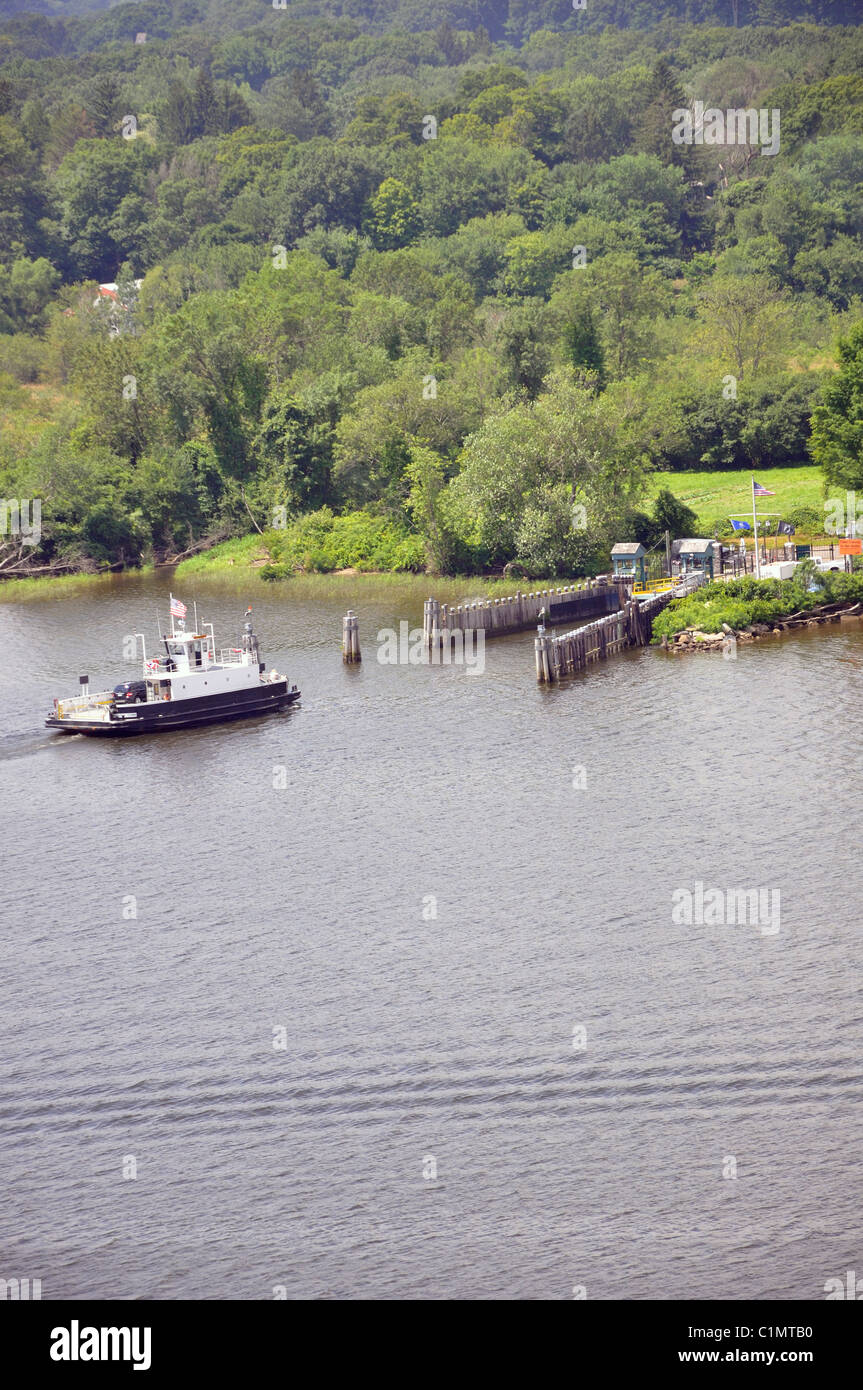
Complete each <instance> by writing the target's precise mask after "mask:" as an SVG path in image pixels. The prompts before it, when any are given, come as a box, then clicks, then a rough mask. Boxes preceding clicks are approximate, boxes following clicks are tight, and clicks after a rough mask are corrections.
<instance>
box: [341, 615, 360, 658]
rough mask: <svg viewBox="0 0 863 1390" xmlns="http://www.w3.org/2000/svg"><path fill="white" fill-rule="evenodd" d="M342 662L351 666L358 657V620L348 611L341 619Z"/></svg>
mask: <svg viewBox="0 0 863 1390" xmlns="http://www.w3.org/2000/svg"><path fill="white" fill-rule="evenodd" d="M342 661H345V662H348V663H349V664H350V665H353V664H354V663H355V662H357V661H362V657H361V656H360V620H359V618H358V617H357V616H356V614H355V613H353V612H352V611H351V610H350V609H348V611H347V613H346V614H345V616H344V617H343V618H342Z"/></svg>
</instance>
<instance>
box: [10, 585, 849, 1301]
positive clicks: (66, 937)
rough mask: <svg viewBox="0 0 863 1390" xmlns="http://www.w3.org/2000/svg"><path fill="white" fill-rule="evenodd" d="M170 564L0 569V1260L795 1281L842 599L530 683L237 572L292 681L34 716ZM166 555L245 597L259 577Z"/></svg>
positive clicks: (840, 731) (840, 820)
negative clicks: (119, 710)
mask: <svg viewBox="0 0 863 1390" xmlns="http://www.w3.org/2000/svg"><path fill="white" fill-rule="evenodd" d="M168 587H169V580H168V579H166V578H165V576H164V574H159V573H156V574H151V575H145V576H137V577H135V576H132V577H127V578H123V579H120V580H118V581H116V582H114V583H110V584H108V585H104V586H97V588H96V589H94V590H92V591H91V590H87V591H86V592H83V591H78V592H76V593H74V594H70V595H69V596H67V597H53V598H51V597H46V598H39V599H38V600H33V599H30V600H28V601H26V602H24V603H19V604H13V603H8V602H7V603H3V604H0V640H2V651H3V661H2V664H0V701H2V705H0V707H2V710H3V714H4V718H3V721H2V727H0V775H2V786H3V796H2V803H0V804H2V811H0V814H2V827H0V834H2V844H3V848H4V855H3V858H4V872H3V879H2V890H0V892H2V899H3V909H4V911H3V918H4V935H3V942H4V949H3V969H2V983H0V1034H2V1058H3V1063H2V1070H3V1085H2V1098H0V1163H2V1168H3V1173H4V1201H3V1211H2V1217H0V1250H2V1261H0V1263H2V1265H3V1268H2V1269H0V1275H2V1276H3V1277H7V1278H9V1277H15V1276H17V1277H28V1276H29V1277H31V1278H34V1277H41V1279H42V1281H43V1297H45V1298H51V1297H72V1298H79V1297H80V1298H83V1297H104V1298H108V1297H110V1298H117V1297H119V1298H130V1299H134V1298H231V1297H234V1298H252V1299H255V1298H271V1297H273V1290H274V1288H275V1287H277V1286H284V1288H285V1290H286V1292H287V1296H288V1297H289V1298H322V1297H323V1298H360V1297H364V1298H452V1297H457V1298H470V1299H475V1298H541V1299H556V1298H570V1297H572V1292H573V1288H574V1286H576V1285H584V1286H586V1288H587V1292H588V1297H590V1298H598V1299H614V1298H662V1299H679V1298H705V1299H710V1298H788V1299H809V1298H818V1297H823V1286H824V1283H825V1281H826V1280H827V1279H828V1278H831V1277H835V1276H840V1277H844V1274H845V1271H846V1270H847V1269H853V1268H858V1269H859V1268H860V1267H861V1262H863V1246H861V1238H860V1236H861V1217H860V1201H859V1176H858V1174H859V1155H860V1152H861V1148H863V1118H861V1114H863V1112H861V1095H863V1084H861V1078H860V1056H861V1042H863V1006H861V997H860V980H861V971H860V967H861V943H860V930H859V925H858V922H859V906H858V905H859V902H860V898H861V889H863V873H861V869H860V865H859V855H858V852H857V821H858V814H859V810H858V808H859V786H860V780H861V776H863V747H861V737H860V733H861V702H860V689H861V681H863V633H861V630H860V628H858V626H857V625H856V624H853V623H852V624H843V625H842V626H841V628H840V627H838V626H837V627H836V628H833V629H830V630H825V629H820V630H817V631H813V632H809V631H807V632H804V633H802V634H799V635H794V636H788V637H786V638H782V639H775V640H773V641H771V642H769V643H759V644H756V645H754V646H752V647H748V648H741V649H740V654H739V659H738V660H737V661H725V660H723V659H722V658H720V657H718V656H707V655H703V656H693V657H690V658H674V657H671V656H665V655H663V654H662V653H660V652H657V651H652V650H650V651H642V652H632V653H628V654H626V655H625V656H623V657H620V658H616V659H614V660H612V661H610V662H608V663H606V664H605V665H603V666H601V667H595V668H593V669H592V670H591V671H590V672H589V673H587V674H586V675H583V676H580V677H578V678H576V679H575V680H574V681H573V682H571V683H570V684H569V685H568V686H567V687H565V688H557V689H554V690H545V689H540V688H538V687H537V685H536V682H535V677H534V669H533V650H532V647H533V643H532V638H531V635H530V634H529V633H528V634H524V635H520V636H515V637H512V638H505V639H496V640H495V641H493V642H489V643H488V644H487V647H486V669H485V673H484V674H483V675H481V676H479V675H470V674H468V673H467V672H466V671H465V670H464V669H459V668H431V669H429V668H417V667H411V666H407V667H400V666H384V665H380V664H378V662H377V661H376V660H375V647H376V643H375V635H376V633H377V632H378V630H379V629H381V628H384V627H390V626H394V627H397V626H398V623H399V621H400V620H402V619H407V620H408V621H410V623H411V625H412V626H413V625H419V624H420V623H421V619H422V597H423V591H422V589H421V588H420V587H419V586H418V585H417V584H415V583H406V584H405V585H404V586H400V585H392V586H388V587H387V588H386V589H382V588H380V587H375V586H374V585H367V584H366V585H365V587H364V581H363V580H362V579H358V580H356V581H355V582H354V583H353V584H352V585H346V587H345V590H344V593H341V592H339V591H338V590H337V589H335V590H334V589H333V587H332V586H322V592H321V594H320V596H319V597H316V596H315V594H314V591H313V589H312V588H311V587H310V586H305V588H303V589H302V590H300V591H297V590H294V592H293V593H292V590H291V586H290V584H288V585H285V586H281V587H277V588H264V586H260V592H258V589H257V588H256V590H255V595H254V600H253V601H254V609H255V624H256V629H257V631H258V632H259V635H260V638H261V642H262V646H263V649H264V655H265V656H266V657H267V659H268V660H269V661H270V662H272V663H274V664H275V665H276V666H277V667H278V668H279V670H281V671H285V670H287V672H288V675H289V677H290V679H291V680H294V681H296V682H297V683H298V684H299V685H300V687H301V689H302V692H303V698H302V705H301V707H300V708H298V709H296V710H293V711H290V712H287V713H285V714H283V715H280V716H270V717H267V718H264V719H261V720H252V721H248V722H239V723H237V724H227V725H220V726H213V727H211V728H205V729H200V730H194V731H189V732H186V733H181V734H173V735H161V736H153V737H149V738H141V739H137V740H135V739H133V740H130V741H128V742H127V741H117V742H114V741H98V740H92V739H85V738H81V737H75V738H67V737H63V736H57V735H51V734H49V733H48V732H47V731H46V730H44V729H43V728H42V727H41V721H42V719H43V718H44V716H45V714H46V713H47V712H48V709H49V707H50V703H51V699H52V697H53V696H54V695H55V694H58V695H63V694H70V693H74V691H75V690H76V689H77V678H78V675H79V673H81V672H87V673H88V674H89V675H90V677H91V685H92V686H93V687H94V688H95V687H97V686H102V685H107V686H110V685H113V684H114V683H115V682H116V681H117V680H120V679H123V678H128V674H129V673H130V668H129V667H128V666H125V665H124V664H123V659H122V641H123V637H124V635H125V634H127V633H130V632H134V631H140V630H142V629H143V630H145V631H146V632H147V633H148V634H149V633H151V632H153V631H154V630H155V614H156V610H157V608H161V611H162V614H163V617H164V613H165V611H166V607H167V604H166V593H167V589H168ZM174 587H175V588H176V589H177V590H178V591H180V592H184V591H183V586H182V585H181V584H180V583H178V582H175V583H174ZM187 588H188V589H189V592H184V597H185V598H186V599H187V600H190V599H191V597H192V595H191V590H190V586H188V585H187ZM195 592H196V596H197V599H198V603H199V612H200V614H201V616H202V617H206V618H209V619H212V620H213V621H214V622H215V624H216V636H217V642H218V643H219V644H220V645H227V644H228V642H229V641H233V640H234V638H235V636H236V634H237V632H238V629H239V621H240V618H241V615H242V611H243V608H244V606H245V602H246V599H247V597H248V593H247V590H246V589H244V588H242V586H241V584H239V583H238V582H235V581H231V582H226V581H219V580H203V579H200V578H199V579H197V580H196V582H195ZM347 607H352V608H353V609H354V611H355V612H357V613H358V614H359V616H360V636H361V640H362V644H363V652H364V661H363V664H362V666H361V667H360V668H358V669H350V668H345V667H343V665H342V662H341V659H340V650H339V643H340V637H341V618H342V614H343V613H344V612H345V611H346V609H347ZM281 767H284V768H285V769H286V778H285V780H286V782H287V785H286V786H285V787H284V788H281V787H278V786H275V785H274V782H278V781H279V780H280V778H279V776H278V772H277V769H279V768H281ZM580 768H583V769H584V771H583V774H580V773H578V772H577V771H576V769H580ZM574 782H575V783H576V785H573V783H574ZM581 782H583V785H579V784H580V783H581ZM697 880H700V881H702V882H703V883H705V885H708V886H719V887H721V888H722V889H727V888H738V887H739V888H756V887H761V888H766V889H778V890H779V891H780V894H781V929H780V931H779V933H778V934H777V935H775V936H770V935H765V934H764V933H762V932H761V931H760V930H759V929H758V927H757V926H753V925H743V926H737V925H735V926H703V925H698V924H693V925H691V926H687V925H676V924H675V923H674V922H673V921H672V894H673V893H674V892H675V890H677V889H681V888H692V887H693V885H694V883H695V882H696V881H697ZM130 897H134V898H135V899H136V905H137V917H136V918H134V919H132V918H129V917H128V915H127V916H126V917H124V904H125V907H126V912H127V914H128V911H129V906H128V899H129V898H130ZM577 1028H584V1029H585V1030H586V1038H585V1045H584V1046H583V1047H581V1046H574V1032H573V1030H574V1029H577ZM580 1038H581V1035H580V1034H578V1033H576V1034H575V1042H576V1043H579V1042H580ZM274 1043H275V1044H277V1046H274ZM130 1158H134V1160H135V1163H136V1167H137V1177H136V1178H135V1179H134V1180H129V1179H124V1164H126V1168H127V1171H129V1169H130V1165H129V1163H128V1160H129V1159H130ZM729 1158H734V1159H735V1160H736V1171H737V1176H736V1178H724V1177H723V1168H725V1170H726V1171H729V1165H728V1162H727V1160H728V1159H729ZM432 1159H433V1160H434V1163H433V1164H432V1163H431V1162H430V1160H432ZM732 1167H733V1165H732ZM434 1169H436V1177H434V1178H427V1177H424V1170H425V1172H427V1173H428V1172H431V1171H433V1170H434Z"/></svg>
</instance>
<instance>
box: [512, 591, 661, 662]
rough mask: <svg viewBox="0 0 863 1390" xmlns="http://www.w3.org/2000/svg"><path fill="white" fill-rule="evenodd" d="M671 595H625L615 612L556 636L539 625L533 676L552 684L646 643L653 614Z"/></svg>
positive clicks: (658, 611) (648, 639)
mask: <svg viewBox="0 0 863 1390" xmlns="http://www.w3.org/2000/svg"><path fill="white" fill-rule="evenodd" d="M673 597H674V593H673V591H668V592H666V593H660V594H657V595H656V596H655V598H650V599H646V600H644V601H639V600H638V599H629V600H628V601H627V602H626V604H625V606H624V607H623V608H622V609H621V610H620V612H619V613H611V614H609V616H608V617H605V618H598V619H597V620H596V621H595V622H592V623H587V624H585V626H584V627H580V628H576V630H575V631H574V632H563V633H560V634H559V635H558V636H555V635H554V634H553V633H550V632H546V631H545V629H544V628H543V627H540V630H539V633H538V634H537V637H536V641H535V642H534V649H535V656H536V678H537V680H538V681H540V682H542V683H548V684H553V683H554V682H555V681H559V680H561V679H562V677H564V676H572V675H575V673H576V672H577V671H583V670H584V669H585V668H586V667H587V666H590V665H591V664H592V663H593V662H594V661H604V660H605V658H606V657H607V656H614V655H615V654H616V653H617V652H622V651H624V650H625V649H626V648H627V647H646V646H647V644H648V642H649V641H650V638H651V636H652V633H653V620H654V618H655V617H656V615H657V613H660V612H661V611H662V609H663V608H665V606H666V605H667V604H668V603H670V602H671V599H672V598H673Z"/></svg>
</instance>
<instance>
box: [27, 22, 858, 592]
mask: <svg viewBox="0 0 863 1390" xmlns="http://www.w3.org/2000/svg"><path fill="white" fill-rule="evenodd" d="M598 6H599V0H596V2H595V0H591V4H590V10H591V14H592V15H593V18H594V19H595V18H596V10H597V7H598ZM488 8H491V7H488ZM495 8H496V11H497V12H498V13H499V12H500V8H501V7H495ZM503 8H504V12H505V20H503V21H500V22H501V23H504V24H505V26H506V25H508V26H510V28H509V29H508V30H506V32H505V33H504V34H503V37H496V35H499V34H500V33H501V30H500V27H499V25H498V28H495V25H494V24H493V23H492V22H491V19H490V17H489V15H488V14H487V13H486V11H485V9H484V7H483V5H482V4H481V3H480V4H478V5H476V6H474V5H472V4H471V5H469V6H461V7H459V6H457V5H451V6H448V5H446V4H444V5H443V6H442V7H441V6H438V5H437V4H436V5H435V7H434V16H432V7H430V6H425V5H424V4H423V3H421V0H412V2H411V3H406V2H405V3H402V4H401V5H386V6H385V5H383V4H382V5H380V6H372V5H367V4H366V5H360V4H355V5H349V4H345V5H344V6H339V5H327V6H323V5H316V4H302V5H300V4H289V6H288V9H287V10H285V11H279V10H274V9H272V7H270V6H264V5H262V4H259V3H257V0H256V3H254V4H252V3H251V2H250V0H249V2H248V3H240V4H238V5H233V4H232V5H230V6H225V5H219V4H210V5H198V4H196V3H194V0H174V3H167V0H159V2H158V3H155V4H152V5H151V4H141V5H121V6H117V7H115V8H113V9H111V10H109V11H108V12H107V13H105V14H102V15H96V16H89V17H85V18H80V19H75V20H72V19H70V20H66V21H57V20H48V19H45V18H42V17H38V16H36V17H34V16H32V15H29V16H20V17H18V18H16V19H14V20H12V21H10V22H9V23H8V24H7V25H6V26H5V27H4V28H3V29H2V30H0V247H2V248H3V249H2V250H0V419H2V425H3V430H2V436H0V496H4V497H13V496H14V497H30V496H38V497H41V498H42V499H43V534H42V540H41V542H40V544H39V546H37V547H32V546H30V547H29V548H26V549H25V548H23V547H22V546H17V547H16V546H15V544H14V540H13V539H12V538H3V537H2V536H0V574H2V573H4V569H5V572H6V573H11V572H18V571H19V570H20V569H21V568H23V567H26V566H34V567H43V566H51V565H75V566H81V565H83V566H87V565H94V564H106V563H135V562H136V561H137V560H138V559H139V558H140V557H141V556H144V555H147V554H151V553H156V554H159V555H165V554H179V553H185V552H188V551H194V550H195V549H196V548H198V547H200V546H201V545H204V544H208V543H210V542H211V541H213V540H214V539H218V538H222V537H227V536H230V535H234V534H238V533H241V532H243V531H247V530H249V529H250V528H251V527H252V526H253V525H254V526H257V527H260V528H261V529H268V528H270V527H272V525H273V519H274V518H276V517H281V518H287V519H290V520H293V519H295V518H298V517H300V516H303V515H307V514H316V515H320V516H321V517H322V518H323V522H322V524H324V525H325V528H326V527H327V526H329V524H330V523H329V520H328V518H330V517H331V516H332V515H333V514H349V513H352V512H362V514H363V516H365V517H369V516H370V517H378V518H381V519H382V521H383V522H385V523H386V524H387V526H389V527H390V528H395V529H394V530H391V531H387V532H386V534H387V535H388V536H389V535H392V536H394V537H395V538H396V539H395V541H394V542H393V545H394V547H395V548H396V549H397V548H398V546H399V545H401V541H402V539H403V538H404V537H408V536H409V537H411V538H412V540H411V543H410V545H408V546H407V549H405V548H402V549H401V550H400V551H399V552H398V553H399V555H400V556H401V562H403V561H404V559H405V556H408V555H409V556H410V557H411V565H412V566H413V565H414V564H415V561H416V555H417V548H416V544H415V543H414V542H415V540H416V538H420V540H421V542H422V544H423V546H424V547H425V554H426V556H427V558H428V561H429V562H430V563H431V564H432V565H434V566H436V567H439V568H445V569H471V570H479V569H484V568H500V567H502V566H505V565H511V566H515V567H517V568H518V569H519V570H520V571H521V572H524V573H526V574H529V575H531V574H543V575H553V574H564V573H578V572H581V571H584V570H589V569H590V568H592V567H595V566H596V565H597V564H600V563H602V562H603V557H604V555H605V553H606V551H607V547H608V545H609V543H610V542H611V541H613V540H614V539H619V538H620V535H621V534H622V533H623V532H625V529H626V528H627V527H629V528H630V529H631V528H632V526H633V525H636V524H639V525H641V524H643V521H640V520H639V518H638V511H639V509H640V508H641V506H642V503H641V498H642V495H643V492H644V487H645V479H646V476H647V474H648V472H649V471H650V469H652V468H663V469H672V470H686V469H704V468H736V467H740V468H744V467H761V466H766V465H767V464H770V465H771V466H775V465H777V464H779V465H781V464H784V463H788V464H792V463H801V462H806V461H807V458H808V452H807V451H808V447H809V439H810V420H811V417H812V413H813V409H814V407H815V405H816V403H817V400H818V399H819V398H820V393H821V390H822V387H823V383H824V380H825V378H826V377H827V376H828V375H830V374H831V372H832V369H833V366H834V359H833V351H834V344H835V340H836V337H837V334H839V333H840V332H847V331H848V330H849V328H850V327H851V326H852V325H853V324H854V323H855V322H856V321H857V320H858V319H859V318H860V306H861V301H862V300H863V254H861V253H863V236H861V231H863V206H861V202H863V194H861V190H860V181H859V169H860V167H861V159H863V79H861V78H860V77H859V76H858V73H859V71H860V69H861V57H863V41H861V33H860V31H859V30H857V29H854V28H838V27H837V28H831V27H827V26H824V25H822V27H818V28H813V27H811V26H809V27H805V28H804V27H802V26H799V25H796V26H792V27H790V28H785V29H782V28H774V27H771V28H758V27H748V28H740V29H734V28H733V27H725V28H714V27H700V26H698V25H693V24H687V25H680V24H678V23H677V22H676V17H677V15H678V14H679V12H680V10H681V9H682V8H683V7H682V6H677V5H673V4H668V5H665V6H656V5H653V4H652V5H651V6H650V7H649V8H650V10H651V12H652V18H651V21H650V22H651V24H652V22H653V20H654V19H657V18H658V19H659V20H660V21H661V23H660V25H659V28H656V27H653V28H647V27H645V28H644V29H639V28H636V27H632V28H629V29H620V28H609V27H606V28H603V29H602V30H601V31H597V32H593V33H591V34H589V35H586V34H585V33H584V32H582V31H583V29H584V26H582V31H579V28H578V24H577V23H576V24H575V27H573V26H572V25H571V24H570V20H572V19H576V20H577V19H578V15H576V14H575V13H574V12H573V11H572V7H571V5H568V6H567V7H564V8H565V9H566V10H567V13H566V15H565V16H564V17H563V18H565V20H566V23H564V22H563V18H562V19H561V23H560V25H558V31H557V32H555V31H554V30H553V21H554V13H556V10H557V9H560V8H561V7H555V6H552V5H549V6H547V7H545V8H543V6H542V5H540V6H539V7H528V6H527V5H524V6H521V5H516V4H515V3H512V4H510V5H509V7H508V9H507V8H506V7H503ZM617 8H618V9H620V8H621V7H619V6H618V7H617ZM729 8H730V7H729ZM787 8H788V9H791V6H788V7H787ZM796 8H797V10H806V11H807V13H809V12H814V8H815V7H814V6H805V5H801V6H797V7H796ZM822 8H823V7H822ZM720 9H721V7H720V6H718V5H708V4H705V5H703V6H698V5H695V6H693V5H687V6H686V12H687V14H692V13H694V12H695V11H697V17H698V18H702V17H704V18H706V19H707V20H711V21H712V22H714V23H715V21H716V19H717V18H719V17H720V16H719V11H720ZM781 9H782V6H781V4H780V5H777V4H773V5H772V9H771V23H772V24H773V23H775V21H776V17H777V13H778V11H779V10H781ZM834 9H836V10H837V11H839V10H841V6H839V7H834ZM468 11H469V14H468ZM702 11H703V12H704V13H703V15H702ZM553 12H554V13H553ZM586 13H587V12H585V14H586ZM747 15H748V17H749V18H750V19H751V18H757V17H758V16H757V15H755V14H753V7H751V6H750V7H749V8H748V10H747V9H745V8H744V6H743V3H742V0H741V6H740V10H739V14H738V19H739V21H740V22H741V23H743V20H744V18H745V17H746V16H747ZM519 17H521V19H523V20H524V24H525V26H526V27H525V28H524V30H523V31H520V32H518V33H517V34H516V32H515V30H513V29H512V26H513V25H514V24H516V23H517V21H519ZM626 17H627V18H628V19H629V21H630V23H632V24H633V25H636V24H642V23H643V24H644V25H645V26H647V23H648V21H647V19H646V18H644V17H643V16H641V7H640V6H638V5H634V6H631V7H629V8H628V9H627V14H626ZM780 17H781V16H780ZM790 17H793V18H799V17H800V16H799V14H797V13H795V14H794V15H793V16H790ZM818 17H819V18H821V19H824V18H825V16H824V14H819V16H818ZM843 17H846V16H844V15H843V14H839V13H837V14H836V15H834V14H833V13H832V12H831V14H830V15H829V16H827V18H839V19H841V18H843ZM617 18H618V21H619V20H620V18H621V16H620V15H618V16H617ZM731 19H732V17H731V16H730V15H729V16H726V23H727V24H730V23H731ZM216 20H217V21H218V23H216V22H214V21H216ZM432 20H434V22H432ZM397 24H398V25H401V26H403V29H402V31H398V30H397V29H396V28H395V27H394V26H395V25H397ZM458 26H461V27H458ZM408 29H411V30H413V31H415V32H410V33H409V32H407V31H408ZM139 32H146V34H147V39H146V42H145V43H137V44H136V43H135V42H134V38H135V35H136V34H137V33H139ZM513 36H515V37H516V38H517V39H518V43H519V45H520V46H516V45H515V44H514V42H513V41H512V39H513ZM695 99H698V100H701V101H704V102H705V103H706V104H713V105H716V106H718V107H720V108H723V109H724V108H725V107H728V106H741V105H743V106H755V107H766V108H768V109H773V108H775V107H779V108H780V110H781V122H782V124H781V140H780V147H779V151H778V153H776V154H775V155H773V156H768V155H765V154H762V153H761V150H760V148H759V146H758V144H757V143H753V144H751V145H736V144H730V145H713V146H709V145H685V144H682V145H681V144H675V143H674V142H673V141H672V139H671V130H672V112H673V111H674V110H675V109H678V108H680V107H685V106H687V105H689V104H690V103H691V102H692V101H694V100H695ZM107 282H110V283H112V284H116V290H114V291H112V292H110V293H105V292H102V293H100V292H99V290H98V286H99V284H105V283H107ZM317 524H318V523H315V525H317ZM363 524H364V525H365V523H363ZM372 533H374V534H375V535H377V531H376V530H375V527H374V526H373V525H372V527H371V532H370V534H372ZM292 534H299V533H295V532H292ZM382 534H383V533H382ZM369 544H371V542H370V543H369ZM375 544H377V542H375ZM387 545H389V541H387ZM283 550H284V547H283ZM375 553H378V552H375ZM380 553H383V551H381V552H380ZM393 553H395V550H394V551H393Z"/></svg>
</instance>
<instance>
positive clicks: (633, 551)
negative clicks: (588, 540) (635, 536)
mask: <svg viewBox="0 0 863 1390" xmlns="http://www.w3.org/2000/svg"><path fill="white" fill-rule="evenodd" d="M646 554H647V551H646V550H645V549H644V546H643V545H642V544H641V543H640V542H639V541H619V542H618V544H617V545H614V546H612V548H611V563H612V565H613V566H614V577H615V579H618V578H620V579H634V580H639V581H640V583H642V584H643V583H644V581H645V579H646V578H647V575H646V573H645V567H644V557H645V555H646Z"/></svg>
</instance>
